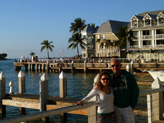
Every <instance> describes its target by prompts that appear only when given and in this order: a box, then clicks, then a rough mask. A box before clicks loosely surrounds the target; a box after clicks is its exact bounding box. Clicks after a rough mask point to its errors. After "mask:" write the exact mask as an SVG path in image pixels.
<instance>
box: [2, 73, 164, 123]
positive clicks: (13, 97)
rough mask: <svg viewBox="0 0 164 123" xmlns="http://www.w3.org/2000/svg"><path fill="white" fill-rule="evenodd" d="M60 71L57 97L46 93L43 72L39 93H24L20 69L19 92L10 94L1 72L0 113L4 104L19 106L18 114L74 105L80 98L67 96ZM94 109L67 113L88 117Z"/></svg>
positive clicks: (141, 109) (144, 109) (140, 107)
mask: <svg viewBox="0 0 164 123" xmlns="http://www.w3.org/2000/svg"><path fill="white" fill-rule="evenodd" d="M62 73H63V72H61V74H60V75H59V91H60V92H59V95H60V96H59V97H55V96H49V95H48V78H47V76H46V74H45V73H44V74H43V75H42V76H41V80H40V95H31V94H26V87H25V76H24V74H23V72H21V71H20V72H19V74H18V84H19V85H18V87H19V93H18V94H14V93H12V92H11V93H10V94H6V90H5V89H6V87H5V85H6V82H5V75H3V73H1V74H0V85H1V86H0V90H1V93H0V114H3V116H5V113H6V106H15V107H19V110H20V114H25V108H31V109H37V110H40V112H44V111H48V110H53V109H59V108H63V107H67V106H72V105H75V104H76V103H77V101H79V100H80V99H75V98H67V79H66V78H65V77H64V76H63V74H62ZM141 83H142V82H138V84H141ZM145 83H147V84H148V83H149V84H152V82H145ZM11 90H12V89H11ZM156 97H157V96H156ZM156 101H157V99H156ZM162 101H163V100H162ZM150 102H151V101H149V103H150ZM162 103H163V102H162ZM156 107H157V106H156ZM157 108H159V109H160V107H157ZM94 109H96V108H93V109H92V110H91V109H90V108H88V109H80V110H74V111H71V112H68V113H72V114H78V115H88V118H91V117H90V116H91V113H92V116H93V113H94V114H96V110H94ZM90 110H91V111H90ZM153 110H154V109H153ZM162 110H163V108H162ZM148 111H149V110H147V107H146V106H143V105H138V106H137V107H136V109H135V111H134V112H135V114H136V115H143V116H148V114H149V113H148ZM150 111H151V110H150ZM162 114H163V113H162ZM94 117H95V115H94ZM46 119H47V118H43V120H46ZM91 119H93V118H91ZM88 121H92V120H88ZM159 122H160V121H159ZM89 123H92V122H89Z"/></svg>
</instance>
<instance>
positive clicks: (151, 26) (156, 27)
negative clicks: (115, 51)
mask: <svg viewBox="0 0 164 123" xmlns="http://www.w3.org/2000/svg"><path fill="white" fill-rule="evenodd" d="M129 30H132V31H133V35H134V36H135V37H136V38H135V39H134V40H133V45H129V44H128V46H127V49H128V54H127V58H131V59H137V58H143V59H144V60H145V61H157V60H158V61H164V10H159V11H150V12H144V13H141V14H138V15H133V16H132V18H131V19H130V23H129Z"/></svg>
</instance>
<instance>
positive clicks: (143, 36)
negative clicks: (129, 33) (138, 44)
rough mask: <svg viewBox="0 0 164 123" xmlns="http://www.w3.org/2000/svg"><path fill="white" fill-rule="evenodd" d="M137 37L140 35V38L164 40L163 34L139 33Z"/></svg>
mask: <svg viewBox="0 0 164 123" xmlns="http://www.w3.org/2000/svg"><path fill="white" fill-rule="evenodd" d="M139 37H140V39H141V40H152V39H156V40H160V39H163V40H164V34H156V35H141V36H139ZM139 37H137V38H139Z"/></svg>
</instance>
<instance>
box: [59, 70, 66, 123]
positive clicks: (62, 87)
mask: <svg viewBox="0 0 164 123" xmlns="http://www.w3.org/2000/svg"><path fill="white" fill-rule="evenodd" d="M59 90H60V97H62V98H66V97H67V78H66V77H65V75H64V73H63V71H62V72H61V73H60V75H59ZM60 119H61V121H62V123H65V122H66V120H67V113H62V114H60Z"/></svg>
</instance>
